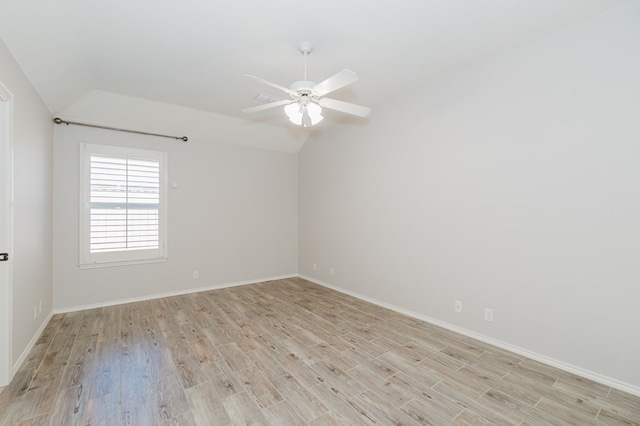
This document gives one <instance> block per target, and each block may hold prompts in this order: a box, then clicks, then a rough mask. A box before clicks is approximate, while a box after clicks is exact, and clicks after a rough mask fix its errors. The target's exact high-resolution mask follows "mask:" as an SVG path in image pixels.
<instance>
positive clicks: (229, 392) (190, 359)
mask: <svg viewBox="0 0 640 426" xmlns="http://www.w3.org/2000/svg"><path fill="white" fill-rule="evenodd" d="M639 419H640V398H637V397H634V396H632V395H629V394H625V393H623V392H621V391H618V390H616V389H611V388H609V387H607V386H603V385H601V384H597V383H594V382H591V381H589V380H586V379H583V378H580V377H577V376H574V375H572V374H569V373H566V372H563V371H560V370H557V369H554V368H551V367H549V366H546V365H543V364H540V363H538V362H535V361H533V360H531V359H526V358H524V357H522V356H519V355H516V354H513V353H510V352H507V351H505V350H502V349H499V348H496V347H493V346H490V345H487V344H485V343H482V342H479V341H476V340H473V339H470V338H467V337H464V336H461V335H458V334H455V333H453V332H450V331H447V330H445V329H442V328H439V327H436V326H433V325H430V324H427V323H424V322H421V321H418V320H416V319H413V318H410V317H407V316H403V315H400V314H398V313H395V312H392V311H389V310H387V309H384V308H381V307H379V306H375V305H372V304H369V303H366V302H363V301H360V300H358V299H355V298H352V297H349V296H347V295H344V294H342V293H339V292H335V291H332V290H329V289H326V288H324V287H321V286H317V285H315V284H312V283H309V282H308V281H305V280H302V279H299V278H295V279H288V280H279V281H272V282H266V283H260V284H254V285H247V286H242V287H234V288H228V289H223V290H215V291H209V292H203V293H197V294H191V295H185V296H177V297H171V298H164V299H158V300H153V301H148V302H140V303H132V304H127V305H120V306H115V307H109V308H101V309H93V310H87V311H82V312H74V313H69V314H64V315H56V316H54V317H53V318H52V320H51V322H50V323H49V324H48V326H47V328H46V330H45V331H44V333H43V335H42V337H41V338H40V339H39V340H38V342H37V344H36V346H35V347H34V349H33V350H32V352H31V353H30V355H29V358H28V359H27V360H26V361H25V362H24V365H23V366H22V368H21V369H20V371H19V372H18V373H17V374H16V376H15V378H14V380H13V381H12V382H11V383H10V384H9V386H7V387H6V388H5V389H4V390H3V392H2V393H0V424H2V425H6V424H11V425H13V424H20V425H56V426H57V425H75V424H78V425H82V424H84V425H120V424H124V425H194V424H202V425H236V424H258V425H267V424H275V425H284V424H290V425H338V424H348V425H357V424H382V425H399V424H403V425H411V424H437V425H440V424H441V425H448V424H459V425H482V424H506V425H525V424H526V425H567V424H571V425H590V424H640V421H639Z"/></svg>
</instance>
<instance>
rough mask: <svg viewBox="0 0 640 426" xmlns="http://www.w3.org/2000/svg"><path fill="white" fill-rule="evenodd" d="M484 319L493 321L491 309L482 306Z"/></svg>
mask: <svg viewBox="0 0 640 426" xmlns="http://www.w3.org/2000/svg"><path fill="white" fill-rule="evenodd" d="M484 320H485V321H489V322H493V309H489V308H484Z"/></svg>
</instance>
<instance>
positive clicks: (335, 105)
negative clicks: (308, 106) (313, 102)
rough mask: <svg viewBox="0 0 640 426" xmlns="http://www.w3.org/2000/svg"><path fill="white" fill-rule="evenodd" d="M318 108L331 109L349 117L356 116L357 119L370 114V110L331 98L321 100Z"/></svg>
mask: <svg viewBox="0 0 640 426" xmlns="http://www.w3.org/2000/svg"><path fill="white" fill-rule="evenodd" d="M319 103H320V106H322V107H325V108H329V109H333V110H336V111H340V112H344V113H347V114H351V115H356V116H358V117H366V116H367V115H369V113H370V112H371V108H369V107H366V106H362V105H356V104H352V103H349V102H344V101H339V100H337V99H331V98H322V99H320V101H319Z"/></svg>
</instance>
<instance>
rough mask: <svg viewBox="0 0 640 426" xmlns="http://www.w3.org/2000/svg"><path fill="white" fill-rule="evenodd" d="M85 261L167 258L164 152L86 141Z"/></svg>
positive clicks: (94, 263) (87, 263) (91, 263)
mask: <svg viewBox="0 0 640 426" xmlns="http://www.w3.org/2000/svg"><path fill="white" fill-rule="evenodd" d="M82 149H83V155H82V157H83V159H82V163H81V166H83V167H84V170H83V176H84V182H83V185H82V186H83V195H84V197H83V208H82V209H81V210H82V216H83V219H84V220H83V222H84V223H83V226H82V227H81V239H82V240H83V241H82V242H81V243H82V245H83V249H84V250H81V252H82V253H81V259H80V264H81V266H82V265H85V266H105V264H113V263H114V262H116V263H123V262H125V263H131V262H137V261H150V260H154V259H155V260H158V259H160V260H162V259H164V258H166V251H165V247H166V244H165V241H164V226H163V224H164V220H165V218H164V204H165V202H164V193H165V185H164V169H165V154H164V153H161V152H156V151H143V150H134V149H129V148H121V147H112V146H104V145H93V144H83V146H82Z"/></svg>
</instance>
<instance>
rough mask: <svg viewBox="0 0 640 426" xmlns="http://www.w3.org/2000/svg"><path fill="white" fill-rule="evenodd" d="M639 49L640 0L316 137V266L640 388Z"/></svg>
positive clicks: (311, 151) (312, 181)
mask: <svg viewBox="0 0 640 426" xmlns="http://www.w3.org/2000/svg"><path fill="white" fill-rule="evenodd" d="M639 52H640V2H637V1H636V2H629V3H626V4H624V5H622V6H621V7H618V8H617V9H614V10H612V11H610V12H608V13H606V14H604V15H600V16H598V17H595V18H593V19H591V20H589V21H586V22H583V23H581V24H578V25H576V26H573V27H571V28H568V29H566V30H564V31H561V32H558V33H555V34H554V35H552V36H549V37H548V38H546V39H543V40H539V41H537V42H535V43H533V44H529V45H526V46H522V47H520V48H519V49H517V50H512V51H510V52H508V53H506V54H503V55H501V56H499V57H495V58H491V59H489V60H486V61H485V62H484V63H482V64H478V65H476V66H474V67H472V68H469V69H467V70H465V71H463V72H460V73H458V74H456V75H454V76H451V77H449V78H447V79H443V80H441V81H439V82H436V83H434V84H432V85H431V86H430V87H427V88H423V89H420V88H416V92H414V93H412V94H410V95H408V96H406V97H400V98H395V99H389V103H388V105H387V106H386V107H384V108H378V109H375V110H374V112H373V113H372V115H371V120H370V122H369V123H368V125H367V126H346V125H345V126H337V127H334V128H331V129H326V130H324V131H323V132H322V133H317V134H313V135H312V137H311V139H310V140H309V141H308V142H307V143H306V144H305V146H304V147H303V149H302V151H301V152H300V154H299V203H300V207H299V222H300V231H299V232H300V244H299V247H300V252H299V257H300V263H299V271H300V273H301V274H303V275H305V276H309V277H313V278H314V279H316V280H319V281H324V282H326V283H329V284H333V285H335V286H338V287H341V288H343V289H345V290H347V291H350V292H354V293H357V294H360V295H362V296H365V297H369V298H372V299H376V300H380V301H384V302H385V303H388V304H391V305H394V306H397V307H399V308H402V309H405V310H407V311H411V312H414V313H416V314H418V315H422V316H424V317H430V318H433V319H436V320H437V321H441V322H444V323H447V324H450V325H452V326H454V327H459V328H462V329H465V330H467V331H470V332H472V333H477V334H480V335H483V336H485V337H487V338H488V339H493V340H495V341H500V342H504V343H507V344H509V345H513V346H515V347H519V348H522V349H524V350H526V351H529V352H530V353H535V354H540V355H542V356H543V357H547V358H550V359H554V360H557V361H559V362H561V363H565V364H567V365H569V366H572V367H575V368H576V369H577V370H582V371H586V372H590V373H593V376H594V377H601V378H604V379H606V380H610V381H612V382H615V383H620V384H622V385H625V386H626V385H629V386H628V388H634V389H635V390H636V392H640V368H638V360H640V338H638V337H639V330H640V328H639V324H640V308H639V301H640V262H639V259H640V243H639V242H640V190H639V184H640V143H639V142H640V118H639V117H640V101H639V100H640V79H639V78H638V76H640V55H639V54H638V53H639ZM389 78H401V76H389ZM314 263H316V264H317V265H318V270H317V271H314V270H313V267H312V265H313V264H314ZM330 267H333V268H334V269H335V275H334V276H331V275H330V274H329V268H330ZM456 299H458V300H461V301H462V302H463V303H464V312H463V314H456V313H454V311H453V304H454V300H456ZM485 307H488V308H492V309H493V310H494V317H495V321H494V322H493V323H488V322H485V321H483V310H484V308H485Z"/></svg>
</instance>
